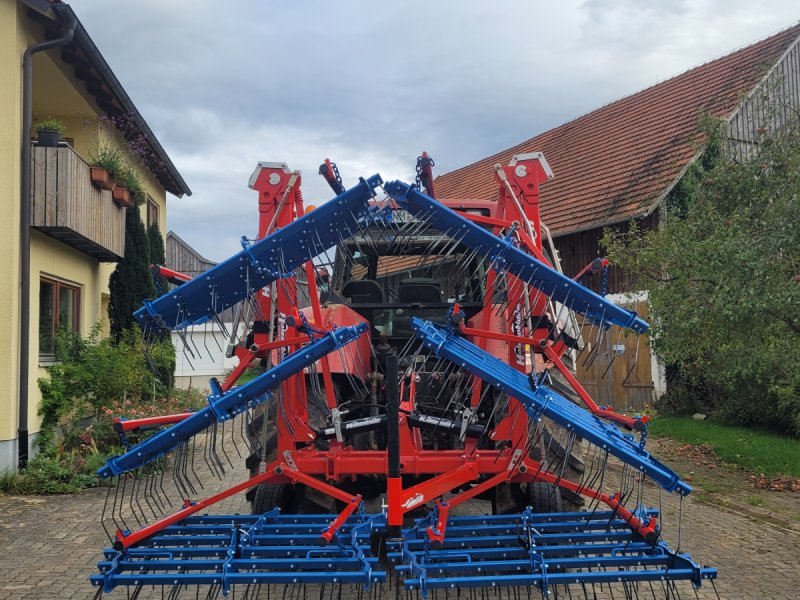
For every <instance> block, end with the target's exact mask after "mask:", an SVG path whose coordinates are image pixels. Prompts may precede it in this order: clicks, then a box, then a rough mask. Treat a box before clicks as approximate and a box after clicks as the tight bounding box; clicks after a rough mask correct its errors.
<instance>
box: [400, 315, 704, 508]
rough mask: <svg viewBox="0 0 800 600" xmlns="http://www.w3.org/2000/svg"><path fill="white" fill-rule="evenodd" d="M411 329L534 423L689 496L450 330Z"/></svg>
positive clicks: (656, 467) (660, 469) (665, 474)
mask: <svg viewBox="0 0 800 600" xmlns="http://www.w3.org/2000/svg"><path fill="white" fill-rule="evenodd" d="M412 325H413V327H414V332H415V334H416V335H417V337H419V338H420V339H422V340H423V342H424V343H425V345H426V346H427V347H429V348H431V349H432V350H433V351H434V352H435V353H436V355H437V356H439V357H443V358H446V359H448V360H449V361H451V362H453V363H455V364H457V365H459V366H460V367H462V368H463V369H466V370H467V371H469V372H470V373H472V374H473V375H476V376H478V377H479V378H481V379H482V380H483V381H485V382H486V383H488V384H490V385H492V386H495V387H497V388H498V389H501V390H503V391H504V392H506V393H507V394H508V395H509V396H511V397H513V398H516V399H517V400H519V401H520V402H522V403H523V404H524V405H525V410H526V411H527V413H528V415H529V416H530V418H531V419H532V420H534V421H536V420H537V419H539V418H540V417H541V416H542V415H544V416H546V417H549V418H551V419H552V420H553V421H555V422H556V423H558V424H559V425H561V426H563V427H564V428H565V429H567V431H569V432H574V433H576V434H577V435H579V436H581V437H582V438H583V439H585V440H587V441H589V442H590V443H592V444H595V445H596V446H598V447H599V448H601V449H602V450H604V451H606V452H608V453H609V454H611V455H613V456H616V457H617V458H619V459H620V460H621V461H622V462H624V463H625V464H627V465H630V466H631V467H633V468H635V469H637V470H638V471H640V472H642V473H644V474H646V475H647V476H649V477H650V478H651V479H652V480H653V481H655V482H656V483H658V484H659V485H660V486H661V487H662V488H664V489H665V490H666V491H668V492H673V491H677V492H678V493H679V494H681V495H686V494H688V493H689V492H691V491H692V488H691V487H690V486H689V485H688V484H687V483H685V482H684V481H681V479H680V478H679V477H678V475H677V474H676V473H675V472H673V471H672V470H671V469H669V468H668V467H667V466H665V465H663V464H662V463H660V462H659V461H657V460H656V459H655V458H653V457H652V456H651V455H650V453H649V452H647V451H646V450H645V449H644V448H643V446H642V444H641V443H638V442H636V440H635V439H634V438H633V436H632V435H629V434H623V433H622V432H621V431H620V430H619V429H617V428H616V427H615V426H613V425H610V424H608V423H606V422H604V421H602V420H601V419H599V418H598V417H595V416H594V415H592V414H591V413H590V412H588V411H587V410H584V409H583V408H581V407H579V406H578V405H577V404H574V403H573V402H571V401H569V400H567V399H566V398H564V397H563V396H561V395H559V394H557V393H556V392H554V391H553V390H551V389H549V388H548V387H546V386H544V385H539V386H536V387H535V388H534V387H533V386H532V385H531V381H530V379H529V378H528V377H527V376H525V375H524V374H523V373H520V372H519V371H517V370H516V369H515V368H514V367H511V366H509V365H508V364H506V363H504V362H503V361H501V360H499V359H497V358H495V357H494V356H492V355H491V354H489V353H488V352H485V351H484V350H481V349H480V348H478V346H476V345H475V344H473V343H472V342H469V341H467V340H465V339H464V338H462V337H460V336H458V335H457V334H456V333H455V332H454V331H453V330H452V329H450V328H448V327H442V326H441V325H436V324H434V323H431V322H430V321H425V320H423V319H420V318H418V317H413V319H412Z"/></svg>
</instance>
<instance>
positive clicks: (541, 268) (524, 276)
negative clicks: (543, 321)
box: [384, 181, 649, 333]
mask: <svg viewBox="0 0 800 600" xmlns="http://www.w3.org/2000/svg"><path fill="white" fill-rule="evenodd" d="M384 189H385V190H386V193H387V194H389V196H391V197H392V199H393V200H395V201H396V202H397V203H398V204H399V205H400V206H401V207H402V208H404V209H406V210H408V212H410V213H412V214H413V215H415V216H416V217H417V218H419V219H421V220H427V221H428V222H429V223H430V225H432V226H434V227H435V228H436V229H438V230H439V231H441V232H442V233H444V234H445V235H447V236H449V237H451V238H453V239H454V240H457V241H459V242H460V243H461V244H464V245H465V246H467V247H468V248H471V249H473V250H475V251H476V252H477V253H478V254H480V255H481V256H483V257H485V258H487V259H489V260H490V261H491V264H492V266H493V267H494V268H495V269H496V270H498V271H504V272H509V273H511V274H513V275H515V276H517V277H518V278H519V279H521V280H523V281H526V282H528V283H529V284H530V285H532V286H533V287H535V288H536V289H538V290H540V291H541V292H542V293H544V294H546V295H547V296H549V297H550V298H552V299H554V300H556V301H558V302H561V303H562V304H564V305H565V306H567V307H568V308H571V309H572V310H575V311H577V312H579V313H581V314H583V315H586V316H587V318H589V319H590V320H591V321H592V322H596V323H602V324H604V325H605V324H608V323H613V324H615V325H619V326H621V327H627V328H629V329H632V330H633V331H636V332H638V333H644V332H645V331H647V329H648V327H649V325H648V324H647V322H645V321H643V320H642V319H640V318H639V317H637V316H636V313H635V312H631V311H629V310H625V309H624V308H622V307H619V306H617V305H616V304H614V303H613V302H610V301H609V300H606V299H605V298H603V297H602V296H599V295H598V294H595V293H594V292H593V291H591V290H589V289H587V288H585V287H584V286H582V285H581V284H579V283H577V282H575V281H573V280H572V279H570V278H569V277H566V276H564V275H562V274H561V273H559V272H558V271H556V270H555V269H553V268H551V267H549V266H547V265H546V264H544V263H542V262H540V261H538V260H536V259H535V258H533V257H532V256H531V255H530V254H528V253H526V252H524V251H522V250H520V249H519V248H517V247H516V246H514V245H513V243H512V240H510V239H503V238H500V237H497V236H496V235H494V234H493V233H492V232H491V231H487V230H486V229H484V228H483V227H480V226H479V225H476V224H475V223H472V222H471V221H469V220H467V219H465V218H464V217H462V216H461V215H459V214H458V213H457V212H456V211H454V210H452V209H450V208H447V207H446V206H445V205H444V204H441V203H440V202H437V201H436V200H434V199H433V198H431V197H430V196H426V195H425V194H423V193H422V192H420V191H419V190H417V189H416V188H413V187H411V186H409V185H408V184H406V183H403V182H402V181H390V182H388V183H387V184H386V185H385V186H384Z"/></svg>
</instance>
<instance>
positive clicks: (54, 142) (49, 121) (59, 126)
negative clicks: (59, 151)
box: [36, 117, 64, 148]
mask: <svg viewBox="0 0 800 600" xmlns="http://www.w3.org/2000/svg"><path fill="white" fill-rule="evenodd" d="M63 133H64V124H63V123H62V122H61V121H59V120H58V119H54V118H53V117H48V118H46V119H45V120H43V121H38V122H37V123H36V142H37V143H38V144H39V145H40V146H44V147H45V148H55V147H56V146H58V142H60V141H61V136H62V134H63Z"/></svg>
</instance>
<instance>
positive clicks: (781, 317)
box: [604, 121, 800, 434]
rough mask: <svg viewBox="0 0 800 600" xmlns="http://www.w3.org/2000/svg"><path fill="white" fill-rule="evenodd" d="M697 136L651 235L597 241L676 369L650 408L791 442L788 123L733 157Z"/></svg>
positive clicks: (712, 136)
mask: <svg viewBox="0 0 800 600" xmlns="http://www.w3.org/2000/svg"><path fill="white" fill-rule="evenodd" d="M705 134H706V139H707V140H708V146H707V148H708V151H707V153H706V155H705V156H704V158H703V160H701V161H698V162H696V163H694V165H693V166H692V168H691V169H690V172H689V174H688V175H687V178H685V179H686V182H687V183H686V184H682V185H681V186H679V188H678V189H677V192H676V194H677V195H676V196H673V197H672V198H670V199H668V202H667V218H666V219H664V220H663V222H662V223H661V224H660V227H659V228H658V229H657V230H652V231H647V232H642V231H639V230H637V228H636V227H635V226H632V227H631V228H630V229H629V232H628V233H619V232H612V231H607V232H606V235H605V237H604V244H605V246H606V247H607V248H608V250H609V258H611V260H612V261H614V262H615V263H616V264H618V265H619V266H621V267H622V268H623V269H626V270H629V271H631V272H633V273H635V274H637V275H638V276H639V281H640V282H641V285H642V287H644V288H645V289H647V290H648V291H649V301H650V306H651V314H652V316H653V319H652V321H653V343H654V348H655V350H656V352H657V354H658V355H659V356H661V357H662V358H663V359H664V361H665V363H666V364H668V365H673V367H674V368H675V369H678V370H680V371H682V372H683V374H682V375H681V376H680V377H677V378H674V379H673V382H672V383H673V385H672V386H671V389H670V392H669V394H668V396H667V398H666V399H665V400H666V402H665V404H666V405H667V406H665V407H659V408H660V409H661V410H664V408H674V409H676V411H679V412H683V411H686V412H688V411H690V410H692V409H694V408H696V407H698V406H704V407H706V408H707V409H708V410H712V411H713V412H715V413H718V414H719V415H720V416H722V417H725V418H728V419H731V420H734V421H735V422H737V423H741V424H747V425H750V424H756V425H764V426H767V427H774V428H780V429H783V430H785V431H789V432H793V433H795V434H800V370H798V369H797V365H798V364H800V271H799V270H798V265H800V123H798V122H797V121H794V122H791V123H788V124H786V125H785V127H784V128H783V129H782V130H780V131H778V132H772V133H770V132H767V131H764V133H763V134H762V135H761V138H760V139H759V140H758V144H757V145H756V146H755V148H756V150H755V155H754V156H752V157H751V158H748V159H740V160H736V161H734V160H729V159H728V157H727V156H726V155H725V154H724V153H723V152H719V149H720V148H722V147H724V145H723V142H725V141H726V138H725V136H726V132H725V131H724V128H723V127H722V125H720V124H719V123H712V122H706V123H705ZM670 404H671V406H670Z"/></svg>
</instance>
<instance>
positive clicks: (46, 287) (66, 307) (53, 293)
mask: <svg viewBox="0 0 800 600" xmlns="http://www.w3.org/2000/svg"><path fill="white" fill-rule="evenodd" d="M80 304H81V291H80V288H78V287H77V286H74V285H69V284H68V283H63V282H61V281H56V280H55V279H47V278H45V277H42V278H41V279H40V280H39V354H45V355H47V354H54V353H55V350H56V349H55V340H56V334H57V333H58V331H59V330H60V329H67V330H69V331H78V327H79V320H78V317H79V315H80Z"/></svg>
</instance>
